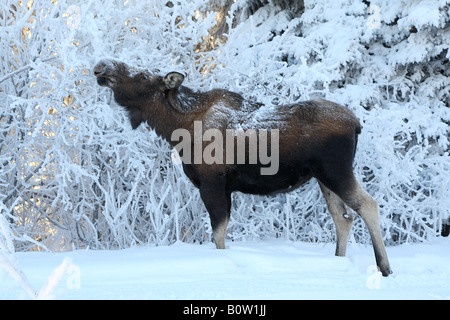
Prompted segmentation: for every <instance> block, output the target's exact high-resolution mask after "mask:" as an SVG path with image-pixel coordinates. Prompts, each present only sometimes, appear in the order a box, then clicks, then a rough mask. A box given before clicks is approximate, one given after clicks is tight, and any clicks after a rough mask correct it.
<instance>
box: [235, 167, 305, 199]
mask: <svg viewBox="0 0 450 320" xmlns="http://www.w3.org/2000/svg"><path fill="white" fill-rule="evenodd" d="M311 178H312V174H311V173H310V172H309V170H308V171H304V170H302V169H301V168H295V167H290V166H280V168H279V170H278V172H277V173H276V174H274V175H261V172H260V168H259V167H258V166H253V168H252V166H251V165H247V166H242V167H241V166H238V168H237V170H236V171H235V172H234V174H233V175H232V176H231V177H230V180H229V182H228V187H229V191H240V192H243V193H248V194H259V195H269V194H275V193H280V192H289V191H292V190H294V189H296V188H298V187H299V186H301V185H302V184H304V183H306V182H308V181H309V180H310V179H311Z"/></svg>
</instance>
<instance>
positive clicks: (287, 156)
mask: <svg viewBox="0 0 450 320" xmlns="http://www.w3.org/2000/svg"><path fill="white" fill-rule="evenodd" d="M131 72H133V74H131ZM94 73H95V75H96V76H97V78H98V83H99V84H100V85H102V86H106V87H109V88H111V89H112V90H113V92H114V96H115V99H116V101H117V103H118V104H120V105H122V106H123V107H125V108H126V110H128V112H129V118H130V122H131V125H132V127H133V128H134V129H136V128H137V127H138V126H139V125H140V124H141V123H143V122H147V123H148V125H149V126H150V127H151V128H153V129H154V130H155V131H156V133H157V134H158V135H160V136H162V137H163V138H165V139H166V140H167V141H168V142H169V143H172V145H175V143H174V142H172V141H171V135H172V133H173V132H174V130H176V129H179V128H184V129H187V130H189V131H190V132H191V134H192V135H193V134H194V133H193V130H194V121H202V123H203V124H204V128H203V130H206V129H208V128H216V129H219V130H220V131H221V132H222V133H223V134H224V136H225V129H227V128H230V125H231V124H230V122H231V120H230V119H231V118H233V121H234V125H236V124H239V125H244V126H245V125H246V124H247V123H248V122H249V121H250V120H249V119H252V117H253V118H255V114H256V113H257V112H259V111H260V110H262V108H264V107H265V106H263V105H262V104H260V103H257V102H254V101H247V100H245V99H244V98H243V97H242V96H241V95H240V94H237V93H234V92H230V91H227V90H221V89H217V90H212V91H208V92H194V91H192V90H191V89H189V88H186V87H183V86H181V83H182V82H183V80H184V77H183V76H182V75H181V74H178V73H170V74H168V75H167V76H165V77H161V76H157V75H155V74H153V73H150V72H147V71H143V70H138V71H136V70H135V69H133V68H132V67H130V66H127V65H126V64H124V63H121V62H118V61H114V60H105V61H101V62H99V63H98V64H97V65H96V67H95V68H94ZM236 114H238V115H239V117H236ZM274 119H275V120H274ZM258 124H259V125H258V127H259V129H268V130H273V129H279V130H280V131H279V132H280V139H279V159H280V164H279V170H278V172H277V173H276V174H275V175H270V176H269V175H267V176H264V175H261V173H260V168H261V167H262V164H261V163H258V164H253V165H251V164H240V165H238V164H212V165H206V164H204V163H202V164H186V163H184V164H183V169H184V172H185V173H186V175H187V176H188V177H189V179H190V180H191V181H192V182H193V183H194V185H195V186H196V187H198V188H199V189H200V194H201V197H202V199H203V201H204V203H205V206H206V208H207V210H208V212H209V214H210V218H211V225H212V228H213V235H214V240H215V242H216V246H217V248H219V249H223V248H225V240H224V239H225V234H226V226H227V224H228V220H229V215H230V207H231V193H232V192H234V191H241V192H244V193H251V194H263V195H265V194H271V193H276V192H285V191H290V190H293V189H295V188H296V187H298V186H300V185H302V184H304V183H305V182H307V181H308V180H310V179H311V178H312V177H314V178H316V179H317V180H318V181H319V183H320V186H321V188H322V191H323V192H324V196H325V198H326V200H327V205H328V208H329V210H330V213H331V215H332V217H333V220H334V222H335V224H336V229H337V249H336V254H337V255H345V249H346V246H347V241H348V235H349V232H350V228H351V224H352V221H353V218H352V216H351V214H350V215H348V214H347V211H346V208H345V205H344V203H345V204H346V205H348V206H349V207H350V208H352V209H353V210H355V211H356V212H357V213H358V214H360V215H361V216H362V217H363V219H364V221H365V223H366V225H367V227H368V228H369V231H370V234H371V237H372V242H373V244H374V250H375V256H376V260H377V264H378V266H379V268H380V270H381V271H382V273H383V275H385V276H387V275H388V274H389V273H391V271H390V267H389V262H388V259H387V255H386V252H385V248H384V244H383V241H382V237H381V229H380V226H379V222H378V209H377V205H376V202H375V201H374V200H373V199H372V198H371V197H370V196H369V195H368V194H367V193H366V192H365V191H364V190H362V189H361V187H360V185H359V183H358V182H357V181H356V179H355V177H354V175H353V168H352V166H353V159H354V155H355V152H356V146H357V139H358V135H359V134H360V133H361V126H360V124H359V121H358V119H357V118H356V117H355V116H354V114H353V113H352V112H351V111H350V110H348V109H347V108H345V107H343V106H340V105H338V104H335V103H333V102H329V101H326V100H313V101H306V102H302V103H297V104H293V105H283V106H278V107H276V108H273V112H272V113H262V114H261V115H260V116H259V117H258ZM269 141H270V140H269ZM192 150H194V149H192ZM269 150H270V149H269ZM246 163H247V162H246Z"/></svg>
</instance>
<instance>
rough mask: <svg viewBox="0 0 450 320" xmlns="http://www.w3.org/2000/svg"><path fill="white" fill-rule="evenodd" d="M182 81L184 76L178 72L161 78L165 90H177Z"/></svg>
mask: <svg viewBox="0 0 450 320" xmlns="http://www.w3.org/2000/svg"><path fill="white" fill-rule="evenodd" d="M183 81H184V75H182V74H181V73H178V72H170V73H168V74H167V75H166V76H165V77H164V78H163V83H164V86H165V87H166V89H167V90H170V89H175V88H178V87H179V86H181V84H182V83H183Z"/></svg>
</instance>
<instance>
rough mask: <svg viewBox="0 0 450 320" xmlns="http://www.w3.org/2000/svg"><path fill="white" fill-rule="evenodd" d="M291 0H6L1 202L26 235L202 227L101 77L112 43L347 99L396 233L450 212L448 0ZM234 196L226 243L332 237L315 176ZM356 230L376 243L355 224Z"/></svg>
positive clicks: (45, 237)
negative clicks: (278, 189) (284, 189)
mask: <svg viewBox="0 0 450 320" xmlns="http://www.w3.org/2000/svg"><path fill="white" fill-rule="evenodd" d="M288 2H289V1H284V2H282V4H283V5H277V4H276V1H256V2H255V1H243V0H239V1H236V2H234V1H231V2H230V1H226V0H224V1H221V2H215V5H216V6H217V7H221V6H227V8H229V10H228V16H221V15H220V14H218V13H217V12H211V11H208V10H209V8H210V7H211V4H210V3H209V1H207V0H193V1H172V2H167V3H165V2H164V1H135V0H129V1H109V0H108V1H106V0H102V1H95V2H92V3H85V2H84V1H76V0H73V1H64V0H58V1H43V0H34V1H29V2H27V3H25V2H24V1H7V2H2V3H1V4H0V26H1V29H2V35H1V37H0V42H1V48H2V55H1V59H0V208H1V212H0V214H1V215H2V216H3V217H4V221H6V223H7V224H8V227H9V228H10V229H11V230H10V231H11V234H14V235H15V236H14V244H15V247H16V250H47V249H48V250H54V251H56V250H69V249H73V248H75V249H76V248H85V247H89V248H105V249H113V248H125V247H129V246H131V245H134V244H147V243H151V244H156V245H167V244H171V243H173V242H175V241H186V242H198V243H201V242H204V241H209V240H210V233H211V230H210V226H209V218H208V216H207V213H206V210H205V208H204V206H203V203H202V202H201V200H200V197H199V193H198V191H197V190H196V189H195V188H194V187H193V186H192V184H191V183H190V182H189V181H188V180H187V178H186V177H185V176H184V174H183V173H182V169H181V168H180V167H179V166H177V165H174V164H173V163H172V161H171V150H170V148H169V146H168V144H167V143H165V142H164V141H162V140H161V139H160V138H158V137H157V136H156V135H155V134H154V133H153V132H151V131H149V129H148V128H147V127H146V126H141V127H139V128H138V130H136V131H132V130H131V127H130V125H129V122H128V120H127V117H126V114H125V113H124V111H123V110H122V109H121V108H120V107H119V106H117V105H116V104H115V103H114V101H113V99H112V95H111V92H110V91H108V90H107V89H103V88H101V87H99V86H97V84H96V82H95V78H94V77H93V75H92V74H91V70H92V67H93V66H94V64H95V63H96V62H97V61H98V60H99V59H101V58H104V57H106V56H109V57H114V58H116V59H120V60H123V61H125V62H127V63H129V64H132V65H136V66H140V67H145V68H148V69H159V70H160V73H161V74H164V73H165V72H168V71H181V72H186V73H187V75H188V78H187V81H186V84H187V85H188V86H190V87H191V88H194V89H199V90H206V89H211V88H215V87H224V88H227V89H230V90H233V91H237V92H240V93H243V94H244V95H246V97H248V98H254V99H256V100H258V101H261V102H264V103H273V104H283V103H294V102H296V101H300V100H307V99H312V98H326V99H329V100H333V101H336V102H339V103H341V104H345V105H347V106H348V107H349V108H351V109H352V110H353V111H354V112H355V113H356V114H357V116H358V117H359V118H360V119H361V122H362V124H363V127H364V128H363V134H362V135H361V137H360V143H359V148H358V152H357V156H356V163H355V167H356V170H355V172H356V173H357V175H358V178H359V179H360V181H361V182H362V183H363V184H364V187H365V189H366V190H368V191H369V193H370V194H371V195H372V196H374V197H375V198H376V199H377V201H378V202H379V204H380V208H381V210H380V212H381V224H382V228H383V229H384V233H385V234H384V235H385V241H386V243H387V244H391V245H392V244H396V243H402V242H406V241H423V240H426V239H430V238H432V237H435V236H436V235H437V234H438V233H439V232H440V228H441V225H442V221H443V220H445V219H447V218H449V216H450V215H449V209H448V208H449V207H450V203H449V202H450V200H449V199H450V192H449V188H450V181H449V179H450V178H449V177H450V162H449V160H448V159H449V158H448V146H449V126H448V125H449V122H450V113H449V107H448V106H449V101H450V97H449V91H450V90H449V89H450V81H449V69H448V62H449V61H448V60H449V56H450V53H449V48H448V47H449V43H450V41H449V37H450V31H449V27H448V24H449V21H450V18H449V5H450V2H449V1H442V0H441V1H434V2H432V3H431V2H430V1H415V2H414V3H409V2H404V1H397V2H395V4H393V2H392V1H391V2H389V1H386V0H385V1H382V0H379V1H371V2H370V4H371V9H369V8H368V6H367V4H366V3H365V2H364V1H356V0H353V1H350V0H347V1H343V0H342V1H341V0H339V1H332V2H330V1H305V2H304V7H302V6H291V9H293V10H290V9H289V8H290V6H289V5H288ZM373 8H376V9H373ZM378 9H379V10H378ZM220 12H222V11H220ZM220 12H219V13H220ZM423 12H425V13H426V14H425V13H423ZM368 21H369V22H373V23H372V24H370V23H368ZM217 23H223V26H224V27H223V28H221V29H220V30H222V31H223V32H224V33H222V34H220V32H219V31H218V30H217V28H215V26H216V24H217ZM225 27H226V28H225ZM212 30H214V34H215V37H216V38H214V37H212V36H211V32H212ZM206 41H210V43H209V45H199V44H204V43H205V42H206ZM233 200H234V201H233V208H232V217H231V221H230V225H229V233H228V237H229V238H231V239H232V240H252V239H271V238H284V239H289V240H302V241H333V240H334V226H333V224H332V221H331V219H330V217H329V215H328V213H327V211H326V206H325V202H324V201H323V199H322V197H321V195H320V192H319V188H318V186H317V184H316V183H315V182H311V183H309V184H308V185H306V186H303V187H302V188H301V189H299V190H297V191H295V192H293V193H291V194H287V195H279V196H272V197H258V196H250V195H243V194H239V193H236V194H234V195H233ZM8 232H9V231H8ZM353 237H354V240H355V241H358V242H362V243H369V242H370V238H369V235H368V233H367V231H366V229H365V227H364V225H363V223H361V221H359V222H358V221H356V223H355V225H354V227H353Z"/></svg>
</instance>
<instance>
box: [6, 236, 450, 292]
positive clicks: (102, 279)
mask: <svg viewBox="0 0 450 320" xmlns="http://www.w3.org/2000/svg"><path fill="white" fill-rule="evenodd" d="M227 248H228V249H227V250H222V251H219V250H215V249H214V246H213V245H212V244H204V245H195V244H184V243H177V244H175V245H172V246H168V247H151V246H147V247H136V248H132V249H127V250H121V251H90V250H87V251H75V252H65V253H36V252H34V253H33V252H31V253H18V254H16V258H17V261H16V262H17V263H18V266H20V269H21V271H22V272H23V274H24V276H25V278H26V279H27V280H26V281H27V282H28V283H29V284H30V287H32V288H34V290H35V292H39V291H41V297H46V298H56V299H450V238H439V239H436V240H434V241H433V242H432V243H426V244H404V245H401V246H398V247H388V248H387V250H388V254H389V257H390V261H391V266H392V268H393V270H394V274H393V275H392V276H390V277H389V278H382V277H381V275H380V274H379V273H376V272H375V269H374V266H373V264H374V256H373V252H372V248H371V247H365V246H362V245H358V244H350V246H349V248H348V252H347V257H345V258H340V257H335V256H334V255H333V254H334V244H326V245H323V244H311V243H299V242H287V241H281V240H280V241H275V240H274V241H261V242H240V243H236V242H229V243H228V246H227ZM55 270H56V272H55ZM29 298H30V296H29V295H28V294H27V293H26V291H25V290H24V289H23V282H20V281H19V282H18V281H15V280H14V278H13V277H12V276H11V275H10V273H9V272H7V271H6V269H4V268H1V267H0V299H29Z"/></svg>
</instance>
